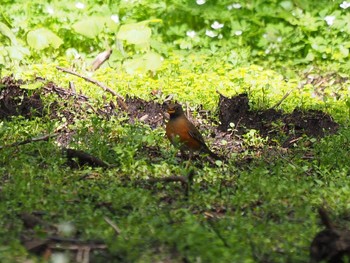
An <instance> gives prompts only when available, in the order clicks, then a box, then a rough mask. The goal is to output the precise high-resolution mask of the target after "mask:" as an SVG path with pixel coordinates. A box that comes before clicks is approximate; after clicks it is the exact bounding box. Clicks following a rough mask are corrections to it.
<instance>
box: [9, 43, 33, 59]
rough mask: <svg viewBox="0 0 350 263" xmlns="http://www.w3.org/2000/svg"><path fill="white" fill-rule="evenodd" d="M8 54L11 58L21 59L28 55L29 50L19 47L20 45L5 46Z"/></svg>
mask: <svg viewBox="0 0 350 263" xmlns="http://www.w3.org/2000/svg"><path fill="white" fill-rule="evenodd" d="M5 49H6V51H7V53H8V56H9V58H10V59H12V60H22V59H24V57H25V56H29V55H30V51H29V49H28V48H26V47H20V46H10V47H5Z"/></svg>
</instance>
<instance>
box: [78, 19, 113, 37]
mask: <svg viewBox="0 0 350 263" xmlns="http://www.w3.org/2000/svg"><path fill="white" fill-rule="evenodd" d="M105 23H107V21H106V18H104V17H96V16H95V17H89V18H86V19H83V20H80V21H79V22H76V23H75V24H74V25H73V26H72V27H73V29H74V30H75V32H77V33H79V34H81V35H83V36H85V37H88V38H95V37H97V36H98V35H99V34H100V33H101V32H102V31H103V29H104V26H105Z"/></svg>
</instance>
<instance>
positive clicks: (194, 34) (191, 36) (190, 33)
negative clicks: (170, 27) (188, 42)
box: [186, 30, 196, 38]
mask: <svg viewBox="0 0 350 263" xmlns="http://www.w3.org/2000/svg"><path fill="white" fill-rule="evenodd" d="M186 36H188V37H190V38H194V37H195V36H196V32H195V31H193V30H192V31H187V32H186Z"/></svg>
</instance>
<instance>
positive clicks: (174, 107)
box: [167, 103, 184, 119]
mask: <svg viewBox="0 0 350 263" xmlns="http://www.w3.org/2000/svg"><path fill="white" fill-rule="evenodd" d="M167 112H168V113H169V115H170V118H171V119H172V118H176V117H178V116H180V115H182V114H184V111H183V109H182V106H181V105H180V104H178V103H175V104H168V105H167Z"/></svg>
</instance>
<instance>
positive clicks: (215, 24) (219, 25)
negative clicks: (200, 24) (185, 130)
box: [211, 21, 224, 29]
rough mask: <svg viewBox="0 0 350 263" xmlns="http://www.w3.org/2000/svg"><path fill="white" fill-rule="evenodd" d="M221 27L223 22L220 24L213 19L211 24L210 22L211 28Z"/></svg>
mask: <svg viewBox="0 0 350 263" xmlns="http://www.w3.org/2000/svg"><path fill="white" fill-rule="evenodd" d="M223 27H224V24H220V23H219V22H218V21H215V22H214V23H213V24H211V28H213V29H220V28H223Z"/></svg>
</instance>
